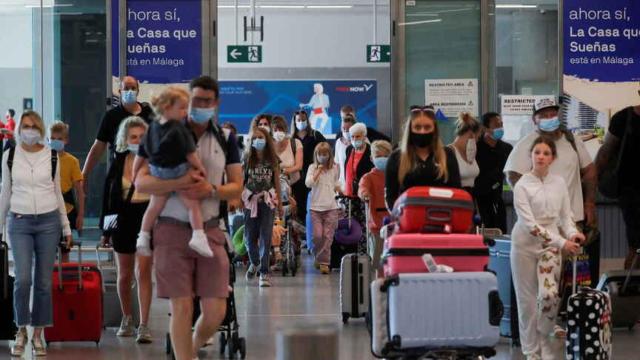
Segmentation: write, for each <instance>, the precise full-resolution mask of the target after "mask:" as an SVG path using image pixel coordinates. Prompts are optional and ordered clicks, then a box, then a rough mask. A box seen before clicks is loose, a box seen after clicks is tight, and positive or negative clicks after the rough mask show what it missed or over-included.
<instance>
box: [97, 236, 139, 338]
mask: <svg viewBox="0 0 640 360" xmlns="http://www.w3.org/2000/svg"><path fill="white" fill-rule="evenodd" d="M112 252H113V249H112V248H108V247H101V246H100V244H98V245H96V266H97V267H98V270H100V276H101V278H102V299H103V307H102V308H103V314H102V326H103V327H105V328H108V327H118V326H120V322H121V321H122V309H121V307H120V297H119V296H118V269H117V268H116V265H115V263H109V262H105V261H103V260H102V256H101V255H102V254H103V253H107V254H111V253H112ZM139 309H140V305H139V302H138V289H137V283H136V282H135V281H133V282H132V284H131V317H132V319H133V323H134V324H137V323H138V322H139V318H140V310H139Z"/></svg>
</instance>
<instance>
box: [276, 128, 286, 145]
mask: <svg viewBox="0 0 640 360" xmlns="http://www.w3.org/2000/svg"><path fill="white" fill-rule="evenodd" d="M286 137H287V134H285V133H284V131H276V132H274V133H273V140H275V141H276V142H277V143H279V142H282V140H284V138H286Z"/></svg>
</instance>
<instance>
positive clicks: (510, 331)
mask: <svg viewBox="0 0 640 360" xmlns="http://www.w3.org/2000/svg"><path fill="white" fill-rule="evenodd" d="M494 240H495V245H494V246H493V247H492V248H491V249H489V269H490V270H491V271H493V272H494V273H495V274H496V276H497V278H498V293H499V294H500V300H501V301H502V305H503V307H504V314H503V315H502V320H501V321H500V335H502V336H505V337H508V338H511V342H512V344H514V345H515V344H517V343H518V342H519V338H520V329H519V328H518V303H517V302H516V296H515V290H514V287H513V279H512V277H511V239H510V238H509V237H508V236H499V237H496V238H495V239H494Z"/></svg>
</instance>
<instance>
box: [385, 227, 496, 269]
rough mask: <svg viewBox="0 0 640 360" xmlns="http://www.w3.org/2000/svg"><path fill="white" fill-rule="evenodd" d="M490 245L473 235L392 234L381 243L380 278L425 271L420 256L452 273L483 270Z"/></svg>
mask: <svg viewBox="0 0 640 360" xmlns="http://www.w3.org/2000/svg"><path fill="white" fill-rule="evenodd" d="M493 243H494V241H493V240H492V239H488V238H484V237H483V236H482V235H476V234H395V235H392V236H390V237H389V238H388V239H387V240H385V243H384V260H383V266H384V275H385V276H393V275H396V274H401V273H422V272H428V270H427V268H426V267H425V265H424V262H423V261H422V255H424V254H431V255H432V256H433V257H434V260H435V261H436V262H437V263H438V264H443V265H448V266H450V267H452V268H453V269H454V271H460V272H464V271H470V272H473V271H485V270H486V269H487V266H488V264H489V247H488V245H489V244H493Z"/></svg>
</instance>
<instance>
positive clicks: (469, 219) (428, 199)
mask: <svg viewBox="0 0 640 360" xmlns="http://www.w3.org/2000/svg"><path fill="white" fill-rule="evenodd" d="M473 211H474V205H473V200H472V198H471V195H470V194H469V193H468V192H466V191H464V190H461V189H452V188H438V187H429V186H417V187H413V188H410V189H408V190H407V191H405V192H404V193H403V194H402V195H400V197H399V198H398V200H396V203H395V204H394V206H393V211H392V212H391V215H392V217H393V219H394V220H395V221H396V222H397V223H398V231H399V232H402V233H428V232H443V231H445V230H447V229H449V228H450V231H449V232H451V233H461V234H463V233H468V232H469V231H470V230H471V229H472V227H473Z"/></svg>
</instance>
